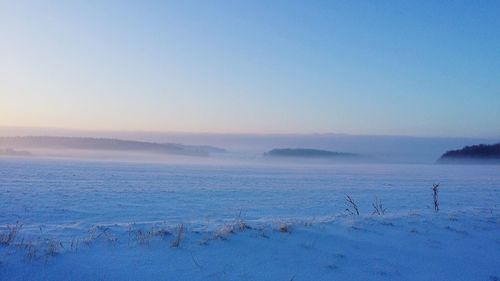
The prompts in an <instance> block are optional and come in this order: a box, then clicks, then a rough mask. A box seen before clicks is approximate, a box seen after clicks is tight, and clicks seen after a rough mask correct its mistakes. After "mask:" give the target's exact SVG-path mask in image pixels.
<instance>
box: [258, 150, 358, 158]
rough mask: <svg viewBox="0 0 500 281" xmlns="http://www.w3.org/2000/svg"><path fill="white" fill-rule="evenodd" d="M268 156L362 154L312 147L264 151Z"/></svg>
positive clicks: (348, 155) (343, 156)
mask: <svg viewBox="0 0 500 281" xmlns="http://www.w3.org/2000/svg"><path fill="white" fill-rule="evenodd" d="M264 156H267V157H296V158H322V159H325V158H326V159H328V158H353V157H358V156H360V155H358V154H354V153H345V152H335V151H328V150H320V149H311V148H277V149H273V150H270V151H268V152H266V153H264Z"/></svg>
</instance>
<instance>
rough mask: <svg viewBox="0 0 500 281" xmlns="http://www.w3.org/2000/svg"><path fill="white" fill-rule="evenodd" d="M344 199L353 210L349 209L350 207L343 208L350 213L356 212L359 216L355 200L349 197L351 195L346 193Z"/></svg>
mask: <svg viewBox="0 0 500 281" xmlns="http://www.w3.org/2000/svg"><path fill="white" fill-rule="evenodd" d="M345 200H346V201H347V204H348V206H350V207H351V208H352V209H353V210H354V211H353V210H351V209H350V208H347V209H345V210H346V211H347V212H349V214H351V215H354V214H356V215H358V216H359V209H358V205H356V202H354V200H353V199H352V198H351V196H349V195H346V199H345Z"/></svg>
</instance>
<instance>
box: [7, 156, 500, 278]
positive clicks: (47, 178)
mask: <svg viewBox="0 0 500 281" xmlns="http://www.w3.org/2000/svg"><path fill="white" fill-rule="evenodd" d="M433 183H440V191H439V192H440V193H439V196H440V202H441V206H440V207H441V210H440V212H438V213H435V212H434V211H433V206H432V204H433V201H432V190H431V187H432V184H433ZM0 190H1V195H0V206H1V213H0V244H1V245H0V280H286V281H289V280H485V281H493V280H500V167H498V166H449V165H446V166H442V165H366V166H364V165H343V166H340V165H337V166H336V165H330V166H326V165H317V166H295V167H290V166H288V167H284V166H280V167H273V166H269V165H244V166H238V167H225V166H209V165H177V166H176V165H159V164H157V165H153V164H126V163H97V162H83V161H81V162H78V161H62V160H34V159H0ZM346 195H349V196H351V197H352V198H353V199H354V201H355V202H356V203H357V205H358V206H359V209H360V215H359V216H357V215H351V214H349V212H347V211H346V208H350V210H351V211H354V210H353V208H352V207H350V206H349V205H347V204H346V201H345V197H346ZM376 198H378V199H379V200H381V202H382V203H383V205H384V207H385V208H387V211H386V213H385V214H384V215H376V214H372V213H373V207H372V203H373V202H374V201H375V199H376Z"/></svg>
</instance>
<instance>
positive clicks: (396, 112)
mask: <svg viewBox="0 0 500 281" xmlns="http://www.w3.org/2000/svg"><path fill="white" fill-rule="evenodd" d="M499 15H500V1H333V0H332V1H291V0H290V1H275V0H269V1H250V0H249V1H229V0H228V1H210V0H203V1H202V0H200V1H189V0H187V1H184V0H183V1H107V0H104V1H97V0H89V1H77V0H75V1H23V0H21V1H7V0H0V126H7V127H55V128H68V129H85V130H129V131H168V132H208V133H306V134H308V133H345V134H361V135H366V134H369V135H411V136H445V137H448V136H451V137H457V136H459V137H500V79H499V77H500V51H499V50H500V16H499Z"/></svg>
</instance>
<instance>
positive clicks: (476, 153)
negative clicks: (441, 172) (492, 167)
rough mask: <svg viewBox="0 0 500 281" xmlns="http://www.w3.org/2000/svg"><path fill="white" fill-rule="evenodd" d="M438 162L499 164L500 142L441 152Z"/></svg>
mask: <svg viewBox="0 0 500 281" xmlns="http://www.w3.org/2000/svg"><path fill="white" fill-rule="evenodd" d="M438 163H473V164H474V163H486V164H490V163H498V164H500V143H497V144H492V145H487V144H479V145H472V146H466V147H464V148H462V149H458V150H450V151H448V152H446V153H445V154H443V155H442V156H441V157H440V158H439V159H438Z"/></svg>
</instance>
